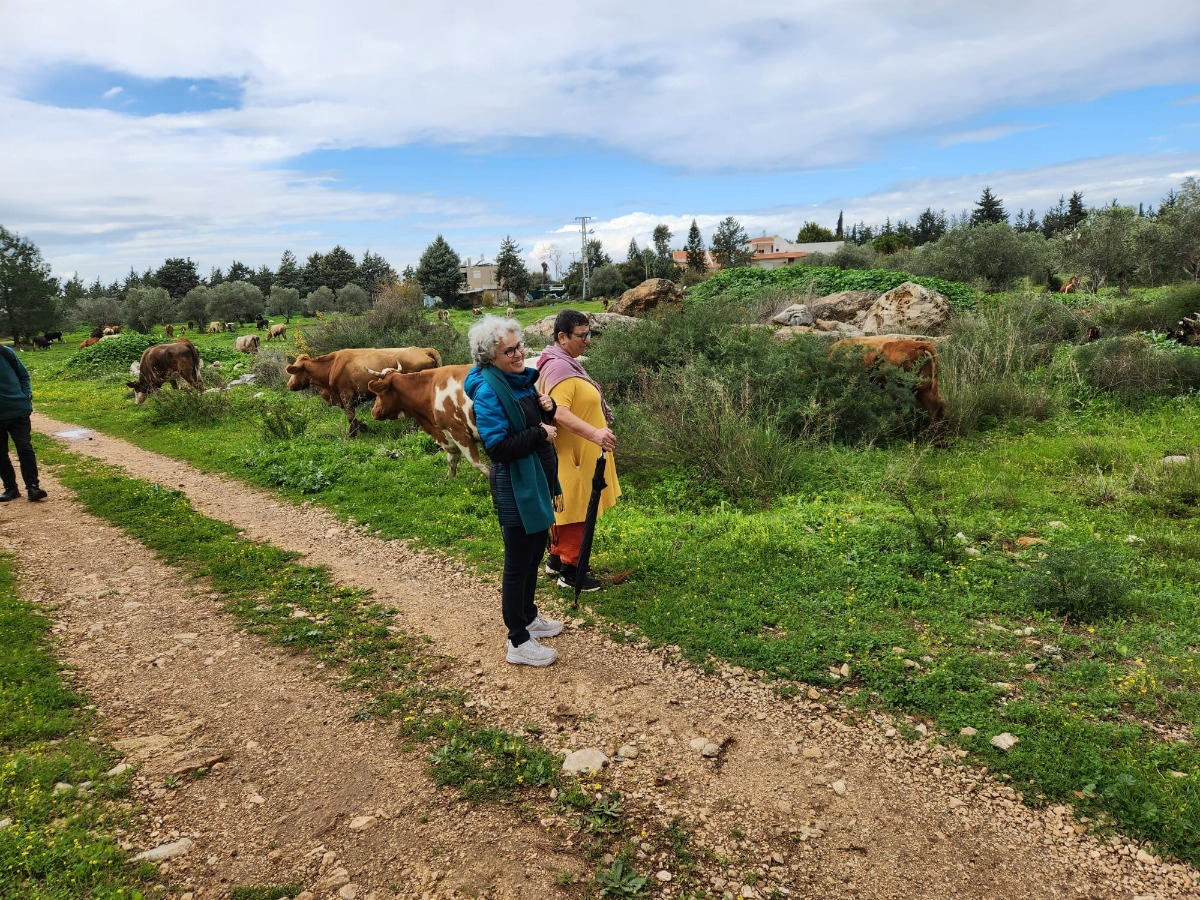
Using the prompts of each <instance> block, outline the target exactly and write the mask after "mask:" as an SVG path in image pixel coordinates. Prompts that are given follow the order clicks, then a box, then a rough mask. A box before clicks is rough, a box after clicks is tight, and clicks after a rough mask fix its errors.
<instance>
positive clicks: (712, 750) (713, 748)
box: [700, 743, 721, 759]
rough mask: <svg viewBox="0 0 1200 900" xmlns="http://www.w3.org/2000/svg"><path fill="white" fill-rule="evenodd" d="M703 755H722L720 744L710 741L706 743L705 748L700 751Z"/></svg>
mask: <svg viewBox="0 0 1200 900" xmlns="http://www.w3.org/2000/svg"><path fill="white" fill-rule="evenodd" d="M700 755H701V756H705V757H708V758H709V759H714V758H716V757H718V756H720V755H721V747H720V745H718V744H713V743H708V744H705V745H704V749H703V750H701V751H700Z"/></svg>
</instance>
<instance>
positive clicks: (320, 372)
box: [284, 347, 442, 437]
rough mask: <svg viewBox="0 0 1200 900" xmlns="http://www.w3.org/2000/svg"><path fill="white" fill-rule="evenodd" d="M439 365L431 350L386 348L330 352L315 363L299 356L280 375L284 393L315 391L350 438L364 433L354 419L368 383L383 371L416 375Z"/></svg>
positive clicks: (366, 394) (368, 395)
mask: <svg viewBox="0 0 1200 900" xmlns="http://www.w3.org/2000/svg"><path fill="white" fill-rule="evenodd" d="M441 364H442V357H441V355H440V354H439V353H438V352H437V351H436V350H434V349H433V348H432V347H388V348H383V349H372V348H367V349H361V350H334V351H333V352H332V353H326V354H325V355H324V356H318V357H316V358H315V359H314V358H312V357H310V356H308V355H307V354H304V353H302V354H300V355H299V356H298V357H296V361H295V362H294V363H292V364H291V365H289V366H288V367H287V368H286V369H285V370H284V371H286V372H287V373H288V375H289V376H290V377H289V378H288V390H291V391H302V390H304V389H305V388H308V387H312V388H316V389H317V390H318V391H320V392H321V397H322V399H323V400H324V401H325V402H326V403H328V404H329V405H330V406H339V407H341V408H342V409H343V410H344V411H345V413H346V420H347V422H349V424H350V437H354V436H355V435H356V434H358V433H359V432H360V431H362V430H363V429H364V427H365V426H364V425H363V423H361V422H359V421H358V419H357V418H356V417H355V415H354V410H355V408H356V407H357V406H358V405H359V404H360V403H365V402H366V401H368V400H370V399H371V392H370V391H369V390H368V389H367V384H368V382H370V381H371V379H372V378H374V377H375V376H376V374H377V373H379V372H381V371H382V370H384V369H389V368H390V369H397V370H399V371H401V372H419V371H421V370H422V369H432V368H434V367H435V366H440V365H441Z"/></svg>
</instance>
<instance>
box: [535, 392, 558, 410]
mask: <svg viewBox="0 0 1200 900" xmlns="http://www.w3.org/2000/svg"><path fill="white" fill-rule="evenodd" d="M538 406H540V407H541V408H542V409H543V410H545V411H546V412H550V411H551V410H552V409H554V401H553V400H551V399H550V395H549V394H538Z"/></svg>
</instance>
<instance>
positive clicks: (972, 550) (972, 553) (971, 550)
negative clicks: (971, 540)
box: [963, 547, 983, 556]
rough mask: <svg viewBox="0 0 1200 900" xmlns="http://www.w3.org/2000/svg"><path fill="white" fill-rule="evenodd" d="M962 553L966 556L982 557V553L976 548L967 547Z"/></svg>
mask: <svg viewBox="0 0 1200 900" xmlns="http://www.w3.org/2000/svg"><path fill="white" fill-rule="evenodd" d="M963 553H965V554H967V556H983V551H982V550H980V549H979V548H978V547H967V548H966V549H965V550H963Z"/></svg>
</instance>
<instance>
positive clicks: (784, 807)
mask: <svg viewBox="0 0 1200 900" xmlns="http://www.w3.org/2000/svg"><path fill="white" fill-rule="evenodd" d="M775 808H776V809H777V810H779V811H780V812H781V813H783V814H784V815H789V814H790V813H791V811H792V804H790V803H788V802H787V801H786V800H776V801H775Z"/></svg>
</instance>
